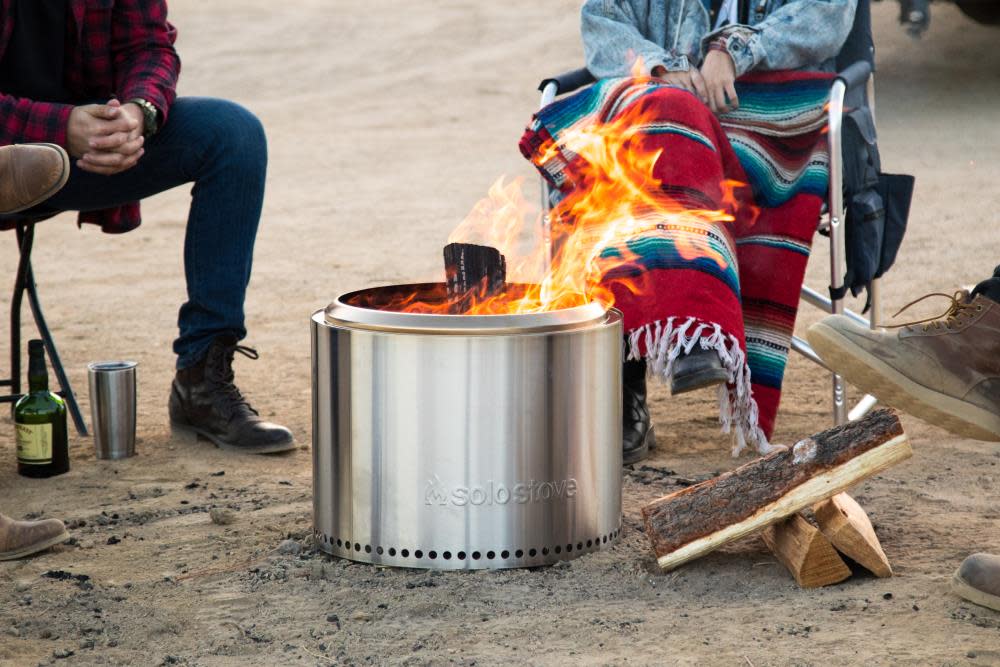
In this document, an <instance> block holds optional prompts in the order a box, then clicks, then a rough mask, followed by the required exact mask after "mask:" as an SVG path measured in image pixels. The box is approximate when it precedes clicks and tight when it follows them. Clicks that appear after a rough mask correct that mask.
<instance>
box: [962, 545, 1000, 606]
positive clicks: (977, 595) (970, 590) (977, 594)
mask: <svg viewBox="0 0 1000 667" xmlns="http://www.w3.org/2000/svg"><path fill="white" fill-rule="evenodd" d="M951 590H953V591H954V592H955V594H956V595H958V596H959V597H963V598H965V599H966V600H968V601H969V602H973V603H975V604H978V605H981V606H983V607H989V608H990V609H995V610H997V611H1000V556H991V555H990V554H972V555H971V556H969V557H968V558H966V559H965V561H963V562H962V565H961V567H959V568H958V571H956V572H955V576H954V577H952V580H951Z"/></svg>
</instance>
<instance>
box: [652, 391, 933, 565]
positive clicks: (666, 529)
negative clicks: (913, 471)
mask: <svg viewBox="0 0 1000 667" xmlns="http://www.w3.org/2000/svg"><path fill="white" fill-rule="evenodd" d="M912 454H913V450H912V449H911V448H910V443H909V441H908V440H907V438H906V434H905V433H903V426H902V425H901V424H900V423H899V417H898V416H897V415H896V412H895V411H893V410H885V409H883V410H876V411H874V412H872V413H871V414H869V415H868V416H867V417H865V418H864V419H861V420H859V421H855V422H850V423H847V424H844V425H842V426H837V427H835V428H832V429H829V430H827V431H823V432H822V433H819V434H817V435H815V436H813V437H812V438H807V439H806V440H803V441H802V442H799V443H798V444H796V445H795V447H793V448H790V449H788V450H785V451H778V452H774V453H772V454H769V455H768V456H765V457H763V458H759V459H757V460H755V461H751V462H750V463H747V464H746V465H744V466H741V467H740V468H737V469H736V470H733V471H732V472H728V473H726V474H724V475H720V476H719V477H716V478H714V479H710V480H707V481H705V482H702V483H701V484H697V485H695V486H691V487H688V488H686V489H682V490H680V491H677V492H676V493H672V494H670V495H668V496H665V497H663V498H660V499H659V500H656V501H653V502H652V503H650V504H649V505H647V506H646V507H644V508H643V509H642V514H643V519H644V520H645V524H646V534H647V535H649V538H650V541H651V542H652V545H653V551H654V552H655V553H656V557H657V562H658V564H659V565H660V567H661V568H663V569H665V570H669V569H672V568H674V567H677V566H678V565H680V564H682V563H686V562H687V561H689V560H692V559H694V558H698V557H699V556H702V555H704V554H706V553H708V552H710V551H713V550H715V549H717V548H718V547H720V546H722V545H723V544H727V543H729V542H732V541H733V540H737V539H739V538H741V537H744V536H746V535H749V534H750V533H753V532H755V531H758V530H761V529H762V528H765V527H767V526H769V525H771V524H773V523H776V522H778V521H780V520H781V519H783V518H785V517H787V516H790V515H792V514H795V513H796V512H799V511H800V510H802V509H805V508H806V507H809V506H811V505H813V504H815V503H817V502H820V501H822V500H826V499H827V498H829V497H831V496H834V495H836V494H838V493H840V492H841V491H843V490H845V489H847V488H849V487H851V486H853V485H854V484H856V483H858V482H860V481H861V480H863V479H866V478H868V477H871V476H872V475H875V474H878V473H879V472H881V471H883V470H885V469H886V468H888V467H890V466H892V465H895V464H896V463H899V462H901V461H904V460H906V459H908V458H909V457H910V456H912Z"/></svg>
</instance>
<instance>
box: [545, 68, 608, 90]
mask: <svg viewBox="0 0 1000 667" xmlns="http://www.w3.org/2000/svg"><path fill="white" fill-rule="evenodd" d="M596 80H597V79H595V78H594V75H593V74H591V73H590V71H589V70H588V69H587V68H586V67H581V68H580V69H575V70H573V71H571V72H563V73H562V74H560V75H559V76H553V77H550V78H548V79H545V80H543V81H542V82H541V83H540V84H539V85H538V90H541V91H544V90H545V88H546V87H548V86H549V84H553V83H554V84H555V86H556V90H555V94H556V95H562V94H565V93H572V92H573V91H574V90H578V89H580V88H583V87H584V86H586V85H589V84H591V83H594V81H596Z"/></svg>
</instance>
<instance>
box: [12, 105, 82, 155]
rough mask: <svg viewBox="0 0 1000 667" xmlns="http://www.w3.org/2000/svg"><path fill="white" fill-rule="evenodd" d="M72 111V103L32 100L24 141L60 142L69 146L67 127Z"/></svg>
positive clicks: (25, 126)
mask: <svg viewBox="0 0 1000 667" xmlns="http://www.w3.org/2000/svg"><path fill="white" fill-rule="evenodd" d="M71 113H73V105H72V104H53V103H49V102H32V103H31V107H30V109H29V110H28V122H27V123H26V124H25V125H24V133H23V135H22V139H21V140H22V142H23V143H50V144H58V145H59V146H62V147H63V148H68V145H67V129H68V128H69V115H70V114H71Z"/></svg>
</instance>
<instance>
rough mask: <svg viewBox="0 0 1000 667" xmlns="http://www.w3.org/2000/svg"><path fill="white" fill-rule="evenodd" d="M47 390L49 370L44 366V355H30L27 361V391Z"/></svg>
mask: <svg viewBox="0 0 1000 667" xmlns="http://www.w3.org/2000/svg"><path fill="white" fill-rule="evenodd" d="M48 390H49V371H48V369H47V368H45V357H43V356H37V357H34V356H33V357H31V359H30V360H29V361H28V391H29V392H31V393H32V394H33V393H35V392H38V391H48Z"/></svg>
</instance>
